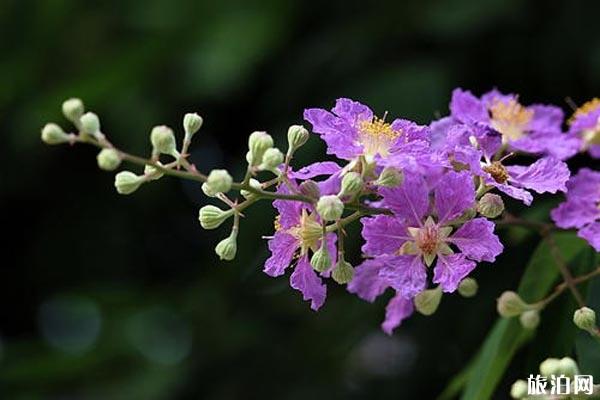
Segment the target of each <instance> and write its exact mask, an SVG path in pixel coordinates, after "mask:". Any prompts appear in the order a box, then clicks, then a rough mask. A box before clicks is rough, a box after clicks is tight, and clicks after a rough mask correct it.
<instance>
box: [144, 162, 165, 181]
mask: <svg viewBox="0 0 600 400" xmlns="http://www.w3.org/2000/svg"><path fill="white" fill-rule="evenodd" d="M158 164H159V165H162V164H160V163H158ZM144 175H145V176H146V179H147V180H150V181H156V180H158V179H160V178H162V177H163V176H164V175H165V174H164V172H161V171H160V170H159V169H157V168H156V167H153V166H152V165H147V164H146V165H145V166H144Z"/></svg>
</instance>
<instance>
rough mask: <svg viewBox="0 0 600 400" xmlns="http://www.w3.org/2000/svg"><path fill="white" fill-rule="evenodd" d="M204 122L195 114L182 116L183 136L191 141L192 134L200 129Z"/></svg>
mask: <svg viewBox="0 0 600 400" xmlns="http://www.w3.org/2000/svg"><path fill="white" fill-rule="evenodd" d="M203 122H204V120H203V119H202V117H201V116H199V115H198V114H196V113H187V114H185V115H184V116H183V130H184V132H185V135H186V136H187V137H188V138H189V139H191V137H192V136H193V135H194V133H196V132H198V131H199V130H200V128H201V127H202V123H203Z"/></svg>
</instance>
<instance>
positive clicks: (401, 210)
mask: <svg viewBox="0 0 600 400" xmlns="http://www.w3.org/2000/svg"><path fill="white" fill-rule="evenodd" d="M381 195H382V196H383V201H384V204H385V205H386V206H388V207H389V208H390V209H391V210H392V211H393V212H394V213H395V214H396V215H397V216H399V217H400V218H403V219H404V220H405V221H406V223H407V224H409V225H410V226H421V222H422V219H423V216H424V215H425V213H426V212H427V210H428V209H429V189H428V188H427V185H426V184H425V181H424V179H423V178H422V177H421V176H419V175H416V174H409V175H407V176H405V179H404V183H403V184H402V185H400V186H399V187H397V188H393V189H389V188H384V189H381Z"/></svg>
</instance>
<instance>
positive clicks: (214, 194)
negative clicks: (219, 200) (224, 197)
mask: <svg viewBox="0 0 600 400" xmlns="http://www.w3.org/2000/svg"><path fill="white" fill-rule="evenodd" d="M200 188H201V189H202V193H204V194H205V195H206V196H208V197H217V193H219V192H217V191H216V190H214V189H213V188H212V186H210V185H209V184H208V183H206V182H204V183H203V184H202V185H201V186H200Z"/></svg>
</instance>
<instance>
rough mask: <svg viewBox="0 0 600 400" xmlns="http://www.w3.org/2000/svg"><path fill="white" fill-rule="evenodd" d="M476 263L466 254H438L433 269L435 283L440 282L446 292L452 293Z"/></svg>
mask: <svg viewBox="0 0 600 400" xmlns="http://www.w3.org/2000/svg"><path fill="white" fill-rule="evenodd" d="M476 265H477V264H476V263H475V261H471V260H468V259H467V258H466V257H465V256H464V254H450V255H448V256H440V255H438V260H437V263H436V264H435V268H434V269H433V283H437V284H439V285H440V286H441V287H442V290H443V291H444V292H447V293H452V292H454V291H455V290H456V289H457V288H458V284H459V283H460V281H462V280H463V279H464V278H465V277H466V276H467V275H469V273H470V272H471V271H473V269H475V267H476Z"/></svg>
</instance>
